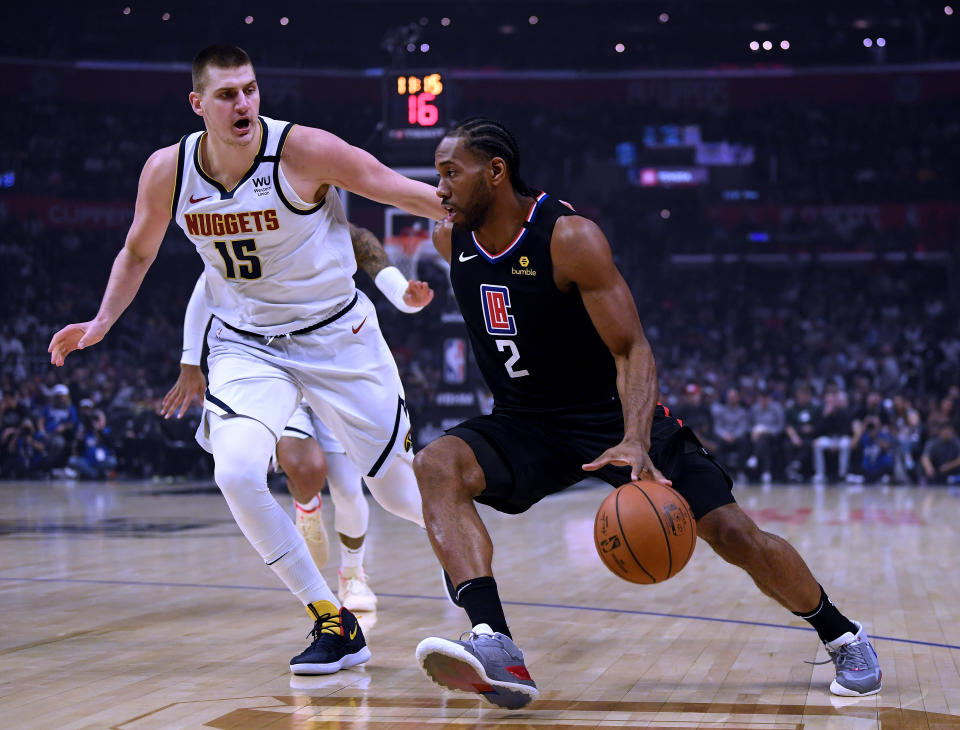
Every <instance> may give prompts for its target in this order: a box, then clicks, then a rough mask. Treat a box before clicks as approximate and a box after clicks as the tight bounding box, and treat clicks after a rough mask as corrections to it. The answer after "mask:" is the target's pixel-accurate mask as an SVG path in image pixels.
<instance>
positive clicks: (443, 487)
mask: <svg viewBox="0 0 960 730" xmlns="http://www.w3.org/2000/svg"><path fill="white" fill-rule="evenodd" d="M471 465H472V467H473V468H471ZM413 469H414V472H415V473H416V475H417V484H418V485H419V487H420V493H421V494H422V495H423V497H424V501H426V499H427V497H428V495H430V496H436V495H437V494H438V493H439V492H442V493H444V494H445V495H449V494H450V493H451V492H454V493H463V494H465V495H467V496H469V497H470V498H472V497H473V496H475V495H476V494H479V493H480V491H482V490H483V473H482V471H481V470H480V467H479V465H477V463H476V458H475V457H474V456H473V451H472V450H471V449H470V447H469V446H467V444H466V443H464V442H463V441H461V440H460V439H457V438H454V437H451V436H444V437H442V438H439V439H437V440H436V441H434V442H433V443H431V444H429V445H428V446H427V447H426V448H424V449H422V450H421V451H419V452H417V455H416V456H414V458H413Z"/></svg>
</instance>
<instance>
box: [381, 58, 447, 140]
mask: <svg viewBox="0 0 960 730" xmlns="http://www.w3.org/2000/svg"><path fill="white" fill-rule="evenodd" d="M445 83H446V81H445V79H444V74H443V73H442V72H440V71H435V70H426V71H388V72H385V73H384V76H383V122H384V123H383V130H384V136H385V137H386V141H387V142H389V143H392V144H400V145H406V144H415V143H416V142H431V143H436V142H437V141H438V140H439V139H440V138H441V137H442V136H443V135H444V133H445V132H446V130H447V123H448V118H447V99H448V97H449V94H448V93H447V91H446V89H445V87H444V85H445Z"/></svg>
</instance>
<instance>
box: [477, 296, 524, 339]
mask: <svg viewBox="0 0 960 730" xmlns="http://www.w3.org/2000/svg"><path fill="white" fill-rule="evenodd" d="M480 299H481V301H482V303H483V319H484V321H485V322H486V325H487V332H488V333H489V334H491V335H494V336H497V335H515V334H517V322H516V320H515V319H514V317H513V315H512V314H510V290H509V289H507V287H505V286H496V285H494V284H481V285H480Z"/></svg>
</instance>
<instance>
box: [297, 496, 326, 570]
mask: <svg viewBox="0 0 960 730" xmlns="http://www.w3.org/2000/svg"><path fill="white" fill-rule="evenodd" d="M295 506H296V509H297V530H299V532H300V534H301V535H303V539H304V541H306V543H307V548H309V550H310V557H311V558H313V562H314V563H316V564H317V569H318V570H319V569H320V568H322V567H323V566H324V565H326V564H327V558H328V557H329V556H330V542H329V541H328V540H327V528H326V527H324V526H323V518H322V517H321V516H320V507H319V506H318V507H317V508H316V509H313V510H310V511H309V512H307V511H305V510H304V509H303V508H302V507H301V506H300V505H299V504H296V505H295Z"/></svg>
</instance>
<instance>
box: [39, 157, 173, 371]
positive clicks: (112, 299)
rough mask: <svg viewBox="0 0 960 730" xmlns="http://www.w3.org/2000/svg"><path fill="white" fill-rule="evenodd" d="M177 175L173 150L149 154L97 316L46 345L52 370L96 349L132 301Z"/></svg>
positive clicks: (156, 245) (159, 235) (163, 224)
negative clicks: (77, 353) (87, 349)
mask: <svg viewBox="0 0 960 730" xmlns="http://www.w3.org/2000/svg"><path fill="white" fill-rule="evenodd" d="M176 174H177V145H173V146H171V147H165V148H163V149H162V150H158V151H157V152H154V153H153V154H152V155H151V156H150V159H148V160H147V163H146V164H145V165H144V167H143V172H142V173H141V174H140V185H139V187H138V189H137V204H136V208H135V210H134V214H133V223H131V224H130V230H129V231H128V232H127V239H126V242H125V243H124V246H123V248H122V249H120V253H118V254H117V257H116V258H115V259H114V261H113V268H112V269H111V271H110V279H109V281H108V282H107V288H106V291H105V292H104V294H103V299H102V301H101V302H100V310H99V311H98V312H97V316H96V317H94V318H93V319H91V320H90V321H88V322H76V323H74V324H69V325H67V326H66V327H64V328H63V329H61V330H60V331H59V332H57V333H56V334H55V335H54V336H53V339H51V340H50V345H49V347H47V352H49V353H50V362H51V363H53V364H54V365H56V366H57V367H59V366H61V365H63V361H64V360H65V359H66V357H67V355H69V354H70V353H71V352H73V351H74V350H80V349H83V348H84V347H89V346H90V345H95V344H97V343H98V342H99V341H100V340H102V339H103V338H104V336H105V335H106V334H107V332H108V331H109V330H110V328H111V327H112V326H113V324H114V322H116V321H117V319H119V317H120V315H121V314H123V311H124V310H125V309H126V308H127V307H128V306H129V305H130V302H132V301H133V298H134V297H135V296H136V294H137V291H138V290H139V289H140V285H141V284H142V283H143V277H144V276H145V275H146V273H147V269H149V268H150V265H151V264H152V263H153V260H154V259H155V258H156V256H157V251H158V250H159V249H160V244H161V243H162V242H163V235H164V233H166V230H167V224H168V223H169V222H170V207H171V206H170V203H171V197H172V195H173V188H174V181H175V178H176Z"/></svg>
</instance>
